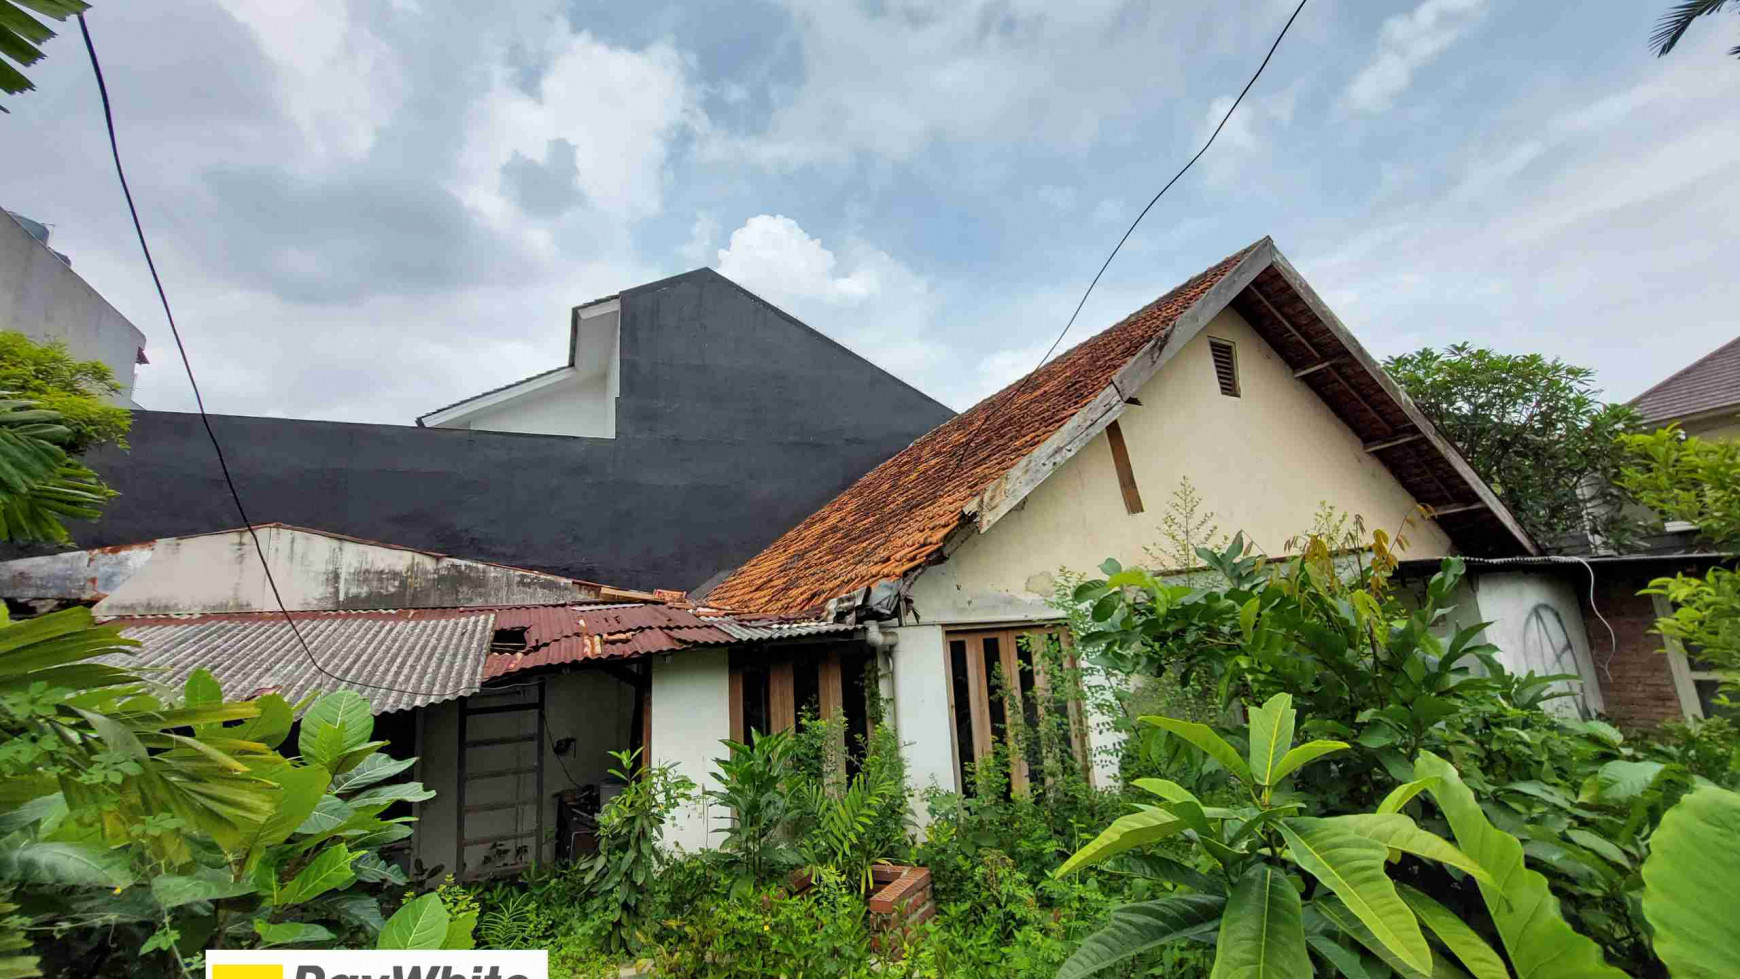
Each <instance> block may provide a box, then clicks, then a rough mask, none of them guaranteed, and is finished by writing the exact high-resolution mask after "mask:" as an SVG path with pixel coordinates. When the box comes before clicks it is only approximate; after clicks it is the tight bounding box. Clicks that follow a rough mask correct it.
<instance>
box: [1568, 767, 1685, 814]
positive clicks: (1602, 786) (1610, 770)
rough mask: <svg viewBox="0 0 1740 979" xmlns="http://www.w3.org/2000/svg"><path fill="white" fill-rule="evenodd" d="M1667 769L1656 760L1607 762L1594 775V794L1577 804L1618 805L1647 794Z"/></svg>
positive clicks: (1586, 793) (1586, 796) (1587, 795)
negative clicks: (1657, 778) (1663, 770)
mask: <svg viewBox="0 0 1740 979" xmlns="http://www.w3.org/2000/svg"><path fill="white" fill-rule="evenodd" d="M1666 767H1667V766H1665V765H1663V764H1662V763H1661V762H1659V761H1610V762H1608V763H1607V764H1605V765H1602V766H1601V768H1600V769H1599V770H1597V771H1596V773H1595V778H1594V786H1593V787H1594V792H1592V793H1591V792H1588V791H1585V792H1584V793H1583V795H1584V798H1581V799H1578V800H1577V801H1579V802H1594V803H1600V804H1601V805H1608V806H1622V805H1625V804H1626V803H1628V802H1630V801H1632V800H1633V799H1636V798H1637V797H1638V796H1640V795H1642V794H1643V793H1644V792H1645V791H1647V790H1648V789H1649V787H1650V785H1651V784H1653V783H1654V782H1655V780H1656V777H1657V776H1659V775H1660V774H1661V773H1662V769H1664V768H1666Z"/></svg>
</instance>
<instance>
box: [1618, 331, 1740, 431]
mask: <svg viewBox="0 0 1740 979" xmlns="http://www.w3.org/2000/svg"><path fill="white" fill-rule="evenodd" d="M1631 407H1633V408H1635V409H1637V413H1638V414H1640V415H1642V416H1643V419H1644V421H1648V422H1666V421H1668V420H1669V419H1672V418H1684V417H1686V416H1687V415H1697V414H1702V413H1704V412H1706V411H1715V410H1717V409H1718V408H1728V407H1735V408H1740V337H1736V338H1735V339H1733V340H1730V341H1728V342H1727V343H1725V344H1723V345H1722V346H1720V347H1717V348H1716V349H1715V350H1712V351H1710V352H1709V353H1707V354H1705V355H1704V356H1702V357H1700V358H1698V359H1697V360H1695V361H1693V362H1692V363H1690V364H1688V365H1687V366H1685V367H1683V368H1681V369H1680V370H1678V371H1675V372H1674V373H1673V374H1671V375H1669V376H1668V377H1667V379H1665V380H1663V381H1662V382H1661V383H1659V384H1657V385H1656V386H1655V387H1652V388H1650V389H1649V390H1648V391H1645V392H1643V393H1642V394H1640V395H1638V396H1637V397H1635V398H1632V399H1631Z"/></svg>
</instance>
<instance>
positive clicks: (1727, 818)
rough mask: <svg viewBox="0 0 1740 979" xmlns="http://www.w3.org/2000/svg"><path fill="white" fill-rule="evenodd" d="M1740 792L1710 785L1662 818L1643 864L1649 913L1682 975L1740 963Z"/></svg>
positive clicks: (1672, 967)
mask: <svg viewBox="0 0 1740 979" xmlns="http://www.w3.org/2000/svg"><path fill="white" fill-rule="evenodd" d="M1736 908H1740V795H1737V794H1735V793H1733V792H1729V791H1727V790H1725V789H1719V788H1716V787H1714V786H1704V787H1702V788H1699V789H1696V790H1694V791H1692V792H1689V793H1687V794H1686V795H1685V797H1684V798H1682V799H1680V801H1679V802H1677V803H1675V804H1674V807H1673V808H1671V809H1669V810H1668V811H1667V814H1666V815H1664V816H1663V817H1662V820H1661V826H1660V827H1659V828H1658V829H1656V831H1655V835H1654V836H1652V837H1651V838H1650V854H1649V859H1648V860H1645V861H1644V862H1643V916H1644V917H1645V918H1646V919H1648V921H1649V924H1650V927H1652V928H1654V929H1655V954H1656V955H1658V956H1660V957H1661V960H1662V961H1663V962H1665V963H1666V964H1667V967H1668V971H1669V972H1671V973H1672V974H1673V976H1674V979H1706V977H1709V979H1714V977H1716V976H1732V975H1733V974H1734V970H1735V968H1736V966H1737V965H1740V927H1736V922H1735V909H1736Z"/></svg>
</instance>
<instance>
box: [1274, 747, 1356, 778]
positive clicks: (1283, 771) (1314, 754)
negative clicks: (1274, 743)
mask: <svg viewBox="0 0 1740 979" xmlns="http://www.w3.org/2000/svg"><path fill="white" fill-rule="evenodd" d="M1348 747H1349V746H1348V744H1347V742H1345V741H1311V742H1307V743H1305V744H1302V745H1300V746H1299V747H1297V748H1294V749H1293V750H1291V751H1289V752H1287V754H1286V755H1285V756H1284V757H1283V758H1282V759H1281V764H1280V766H1279V767H1277V768H1276V769H1275V773H1274V779H1275V781H1276V782H1279V781H1281V780H1282V779H1284V778H1286V777H1287V776H1289V775H1291V774H1293V773H1294V772H1295V771H1297V770H1299V769H1301V768H1304V767H1305V766H1306V765H1309V764H1311V763H1312V762H1314V761H1316V760H1317V759H1319V758H1322V757H1323V756H1324V755H1332V754H1334V753H1336V752H1337V751H1346V750H1347V749H1348Z"/></svg>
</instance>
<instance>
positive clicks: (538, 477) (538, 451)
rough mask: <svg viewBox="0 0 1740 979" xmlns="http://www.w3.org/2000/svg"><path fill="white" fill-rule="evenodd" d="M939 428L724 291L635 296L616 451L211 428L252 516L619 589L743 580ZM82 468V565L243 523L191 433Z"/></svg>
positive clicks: (517, 440) (556, 441)
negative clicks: (92, 491)
mask: <svg viewBox="0 0 1740 979" xmlns="http://www.w3.org/2000/svg"><path fill="white" fill-rule="evenodd" d="M949 416H950V412H949V410H948V409H947V408H945V407H943V406H942V405H940V404H938V403H937V402H935V401H933V400H931V399H930V398H928V397H926V396H924V395H923V394H921V393H919V392H918V391H916V390H914V389H913V388H912V387H910V386H908V385H906V384H905V383H903V382H901V381H899V380H898V379H896V378H894V377H893V376H891V375H889V374H887V373H885V372H883V371H881V370H879V369H878V368H876V367H874V366H872V365H871V364H870V363H869V362H867V361H865V360H863V359H862V358H860V357H858V356H857V355H855V354H853V353H851V352H850V351H848V350H846V349H845V348H843V347H841V346H839V345H838V344H836V343H834V342H833V341H832V340H829V339H827V338H826V337H824V336H822V335H821V334H819V333H816V332H815V331H813V330H811V329H809V328H808V327H805V326H804V325H802V324H801V323H798V322H797V321H795V320H793V319H791V318H790V317H787V316H786V315H785V314H783V313H780V312H779V311H778V310H776V309H774V308H773V307H771V306H769V305H767V304H766V303H764V302H761V301H760V300H758V299H756V298H755V297H753V296H751V295H750V294H748V293H746V292H744V291H743V290H742V289H740V288H739V287H737V286H736V285H733V284H732V283H731V282H729V281H728V280H726V279H724V278H723V277H721V276H719V275H718V274H717V273H714V272H710V271H708V272H705V273H704V274H703V273H690V274H688V275H684V276H679V277H677V278H676V279H672V280H668V281H666V282H664V283H656V284H654V285H652V286H646V287H642V288H641V289H638V290H632V291H631V293H630V295H629V301H626V302H625V303H624V306H623V325H622V393H621V396H620V397H619V398H618V399H617V426H616V437H615V438H613V439H596V438H563V437H558V436H546V435H516V434H506V433H494V432H472V431H462V430H449V429H427V428H415V427H410V426H394V425H356V424H346V423H340V422H315V421H300V420H294V419H280V418H244V417H237V416H222V415H218V416H213V417H212V418H211V424H212V427H213V428H214V430H215V431H216V432H217V436H218V438H219V440H221V442H222V443H223V446H224V455H225V458H226V459H227V460H228V462H229V466H230V470H231V472H232V473H233V474H234V476H235V478H236V484H237V487H238V488H239V489H240V491H241V495H242V499H243V500H244V502H245V503H246V504H247V508H248V515H249V517H251V518H252V519H254V520H256V521H281V522H283V523H289V524H298V525H301V526H313V527H320V528H322V529H327V530H332V531H335V532H337V533H342V534H347V535H350V536H354V537H362V538H367V539H371V540H388V541H392V542H394V543H397V544H403V545H406V546H410V547H419V548H427V549H429V550H432V551H439V552H442V553H445V554H452V555H457V556H461V557H466V558H473V559H479V560H488V561H499V562H502V563H504V564H512V565H515V566H519V567H530V568H534V569H537V570H541V571H550V572H554V573H556V574H561V575H566V576H570V577H575V578H585V579H588V580H592V581H601V582H604V583H607V584H611V585H616V586H619V587H625V588H684V589H687V588H694V587H695V586H697V585H700V584H701V583H703V582H704V581H706V580H707V579H708V578H709V577H711V576H713V575H714V574H716V573H718V572H720V571H724V570H726V569H728V568H731V567H735V566H736V565H738V564H740V563H742V562H743V561H744V560H746V559H748V558H749V557H750V556H751V555H753V554H755V553H756V552H757V551H758V550H760V549H761V548H762V547H764V546H766V545H767V544H768V543H769V542H770V541H771V540H772V539H773V538H774V537H775V536H777V535H778V534H779V533H781V532H782V531H784V530H785V529H786V528H788V527H791V526H792V525H794V524H796V523H797V522H798V521H800V520H802V519H803V518H804V517H805V516H806V515H808V514H809V513H811V512H813V511H814V510H816V509H817V508H818V507H820V506H821V505H822V504H824V503H826V502H827V501H828V500H830V499H832V498H833V497H834V496H836V495H837V494H838V493H839V492H840V491H841V490H843V489H845V488H846V487H847V486H849V485H851V484H852V483H853V482H854V481H855V480H856V479H857V478H858V477H860V476H862V475H863V474H864V473H866V472H868V471H869V470H870V469H872V468H873V467H875V466H876V465H877V464H878V463H880V462H882V461H883V460H885V459H887V458H888V457H889V456H891V455H893V454H894V453H896V452H898V451H899V450H901V449H903V448H905V447H906V446H907V445H908V444H909V443H911V442H912V441H913V440H914V439H916V438H918V437H919V436H920V435H923V434H924V433H925V432H927V431H929V430H930V429H932V428H934V427H935V426H936V425H938V424H940V423H941V422H943V421H944V420H946V419H947V418H948V417H949ZM128 440H129V441H130V442H131V444H132V449H131V450H130V451H126V452H123V451H120V450H117V449H113V448H106V449H100V450H97V451H95V452H93V453H91V454H90V456H88V457H87V462H89V463H90V465H91V466H92V467H93V468H94V469H96V470H97V472H98V473H100V474H101V475H102V476H103V478H104V479H105V480H106V481H107V482H108V483H109V484H110V485H111V486H113V487H115V488H116V489H117V490H119V491H120V493H121V495H120V496H119V497H118V498H116V499H115V500H113V501H111V502H110V504H109V505H108V506H107V507H106V508H105V510H104V513H103V516H102V518H101V520H99V521H98V522H97V523H95V524H94V525H83V524H76V523H75V524H74V525H73V528H72V530H73V535H74V537H75V538H76V539H77V540H78V542H79V544H80V545H81V546H86V547H93V546H108V545H116V544H130V543H134V542H136V541H141V540H150V539H155V538H160V537H180V536H186V535H189V534H195V533H203V532H207V531H212V530H218V529H224V528H229V527H233V526H235V525H236V523H237V520H236V514H235V504H234V503H233V502H231V500H230V499H229V494H228V491H227V489H226V488H225V486H224V483H223V478H222V475H221V474H220V473H219V472H218V468H217V463H216V460H215V459H214V458H213V455H212V449H211V444H210V442H209V441H207V439H206V435H205V431H204V429H203V428H202V427H201V424H200V419H199V416H197V415H193V414H179V413H168V412H149V411H145V412H138V413H136V414H135V415H134V420H133V431H132V433H131V434H130V435H129V436H128Z"/></svg>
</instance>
